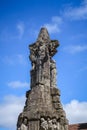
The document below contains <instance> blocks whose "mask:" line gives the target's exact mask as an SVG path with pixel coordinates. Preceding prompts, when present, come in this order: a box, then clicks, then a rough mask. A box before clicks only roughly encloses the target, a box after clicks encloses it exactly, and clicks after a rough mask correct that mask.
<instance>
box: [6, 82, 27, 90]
mask: <svg viewBox="0 0 87 130" xmlns="http://www.w3.org/2000/svg"><path fill="white" fill-rule="evenodd" d="M7 85H8V86H9V87H12V88H24V87H29V83H27V82H21V81H12V82H9V83H8V84H7Z"/></svg>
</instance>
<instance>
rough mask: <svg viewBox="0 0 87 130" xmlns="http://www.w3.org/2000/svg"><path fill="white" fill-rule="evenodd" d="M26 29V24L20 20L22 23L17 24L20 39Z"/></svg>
mask: <svg viewBox="0 0 87 130" xmlns="http://www.w3.org/2000/svg"><path fill="white" fill-rule="evenodd" d="M24 29H25V27H24V24H23V23H22V22H20V23H18V24H17V30H18V32H19V36H18V37H19V39H21V38H22V36H23V34H24Z"/></svg>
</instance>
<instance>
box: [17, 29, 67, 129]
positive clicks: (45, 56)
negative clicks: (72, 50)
mask: <svg viewBox="0 0 87 130" xmlns="http://www.w3.org/2000/svg"><path fill="white" fill-rule="evenodd" d="M58 46H59V42H58V41H57V40H50V37H49V34H48V31H47V29H46V28H42V29H41V30H40V33H39V36H38V38H37V41H36V42H35V43H33V44H31V45H30V46H29V48H30V60H31V64H32V69H31V71H30V74H31V90H28V91H27V92H26V102H25V106H24V110H23V112H22V113H21V114H20V115H19V117H18V122H17V130H19V129H20V130H60V129H61V130H68V122H67V119H66V114H65V111H64V110H63V107H62V104H61V102H60V91H59V89H58V88H57V84H56V73H57V72H56V62H55V61H54V60H53V59H52V57H53V56H54V55H55V53H56V52H57V50H56V48H57V47H58ZM25 120H27V123H24V122H25Z"/></svg>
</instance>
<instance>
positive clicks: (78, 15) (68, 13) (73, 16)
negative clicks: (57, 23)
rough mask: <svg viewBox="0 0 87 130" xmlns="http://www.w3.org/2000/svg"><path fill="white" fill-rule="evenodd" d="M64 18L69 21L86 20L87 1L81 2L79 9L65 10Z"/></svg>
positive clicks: (70, 8)
mask: <svg viewBox="0 0 87 130" xmlns="http://www.w3.org/2000/svg"><path fill="white" fill-rule="evenodd" d="M64 16H65V17H67V18H69V19H70V20H82V19H87V0H82V2H81V4H80V6H79V7H69V8H68V9H66V10H65V13H64Z"/></svg>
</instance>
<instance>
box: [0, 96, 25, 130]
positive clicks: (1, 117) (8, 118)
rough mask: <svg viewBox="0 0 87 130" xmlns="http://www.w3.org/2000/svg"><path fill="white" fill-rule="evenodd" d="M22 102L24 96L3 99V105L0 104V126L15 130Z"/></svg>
mask: <svg viewBox="0 0 87 130" xmlns="http://www.w3.org/2000/svg"><path fill="white" fill-rule="evenodd" d="M24 101H25V98H24V96H21V97H17V96H14V95H8V96H6V97H4V100H3V103H1V104H0V126H2V127H3V128H9V130H16V123H17V118H18V115H19V113H21V112H22V109H23V106H24Z"/></svg>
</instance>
